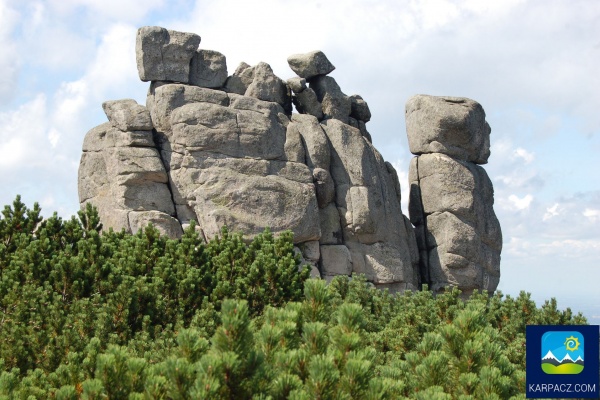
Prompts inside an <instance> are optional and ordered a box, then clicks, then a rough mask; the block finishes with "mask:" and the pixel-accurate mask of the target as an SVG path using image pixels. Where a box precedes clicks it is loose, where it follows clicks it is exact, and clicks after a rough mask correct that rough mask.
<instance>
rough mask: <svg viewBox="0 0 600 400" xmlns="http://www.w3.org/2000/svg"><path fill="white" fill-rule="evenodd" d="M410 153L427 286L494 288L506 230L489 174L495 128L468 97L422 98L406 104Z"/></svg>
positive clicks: (412, 209) (467, 290) (413, 211)
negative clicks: (495, 207) (487, 167)
mask: <svg viewBox="0 0 600 400" xmlns="http://www.w3.org/2000/svg"><path fill="white" fill-rule="evenodd" d="M406 131H407V134H408V141H409V146H410V151H411V152H412V153H413V154H415V155H417V157H414V158H413V159H412V161H411V163H410V170H409V181H410V203H409V213H410V220H411V222H412V223H413V224H414V226H415V231H416V237H417V242H418V246H419V251H420V271H421V282H423V283H428V284H429V285H430V286H431V289H432V290H433V291H434V292H440V291H443V290H444V289H445V288H446V287H448V286H457V287H459V288H460V289H461V290H462V292H463V295H464V296H468V295H470V294H471V293H472V292H473V291H474V290H488V291H490V292H492V291H494V290H495V289H496V287H497V286H498V282H499V279H500V251H501V249H502V233H501V230H500V224H499V222H498V219H497V218H496V215H495V214H494V210H493V204H494V189H493V187H492V182H491V181H490V179H489V177H488V175H487V174H486V172H485V170H484V169H483V168H482V167H480V166H479V165H478V164H485V163H487V160H488V157H489V155H490V132H491V129H490V126H489V125H488V123H487V122H486V120H485V112H484V110H483V108H482V107H481V105H480V104H479V103H477V102H475V101H473V100H470V99H467V98H457V97H435V96H426V95H418V96H414V97H412V98H411V99H409V101H408V102H407V103H406Z"/></svg>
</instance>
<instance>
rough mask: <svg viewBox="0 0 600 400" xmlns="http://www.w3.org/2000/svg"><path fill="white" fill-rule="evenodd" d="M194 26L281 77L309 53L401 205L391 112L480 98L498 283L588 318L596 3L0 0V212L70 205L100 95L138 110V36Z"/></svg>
mask: <svg viewBox="0 0 600 400" xmlns="http://www.w3.org/2000/svg"><path fill="white" fill-rule="evenodd" d="M145 25H158V26H163V27H166V28H168V29H173V30H180V31H186V32H194V33H197V34H199V35H200V36H201V37H202V41H201V43H200V48H204V49H211V50H217V51H220V52H221V53H223V54H224V55H225V56H226V57H227V65H228V71H229V73H230V74H231V73H233V71H234V70H235V68H236V67H237V65H238V64H239V63H240V62H242V61H245V62H247V63H248V64H251V65H254V64H256V63H258V62H260V61H264V62H267V63H269V64H270V65H271V67H272V68H273V70H274V71H275V73H276V74H277V75H278V76H279V77H281V78H282V79H287V78H290V77H292V76H294V73H293V72H292V71H291V70H290V69H289V67H288V65H287V62H286V59H287V57H288V56H289V55H291V54H295V53H304V52H308V51H311V50H322V51H323V52H324V53H325V54H326V55H327V57H328V58H329V60H330V61H331V62H332V63H333V64H334V65H335V66H336V70H335V71H333V72H332V73H331V74H330V76H332V77H334V78H335V79H336V81H337V82H338V84H339V85H340V87H341V88H342V90H343V91H344V92H345V93H346V94H348V95H351V94H360V95H361V96H362V97H363V98H364V99H365V100H366V101H367V103H368V104H369V107H370V110H371V113H372V119H371V122H369V123H368V124H367V129H368V130H369V132H370V133H371V135H372V137H373V144H374V145H375V147H376V148H378V150H379V151H380V152H381V153H382V155H383V157H384V158H385V159H386V160H387V161H390V162H391V163H392V164H393V165H394V166H395V167H396V169H397V170H398V174H399V177H400V184H401V187H402V195H403V211H404V213H405V214H407V213H408V207H407V203H406V202H407V199H408V191H407V189H408V174H407V172H408V165H409V161H410V159H411V157H412V155H411V154H410V152H409V150H408V142H407V138H406V129H405V122H404V105H405V103H406V101H407V100H408V99H409V98H410V97H411V96H413V95H415V94H430V95H440V96H441V95H447V96H460V97H468V98H471V99H474V100H476V101H478V102H479V103H481V105H482V106H483V107H484V109H485V111H486V115H487V121H488V122H489V124H490V126H491V127H492V135H491V157H490V159H489V162H488V164H486V165H485V166H484V167H485V169H486V171H487V173H488V175H489V176H490V178H491V180H492V182H493V185H494V189H495V205H494V209H495V211H496V214H497V216H498V218H499V220H500V224H501V226H502V232H503V242H504V244H503V250H502V261H501V273H502V277H501V280H500V285H499V287H498V289H499V290H501V291H502V292H503V293H504V294H507V295H511V296H516V295H518V294H519V292H520V291H522V290H524V291H526V292H529V293H531V294H532V298H533V299H534V300H536V302H537V303H538V305H539V304H541V303H542V302H543V301H544V300H547V299H550V298H551V297H555V298H556V299H557V301H558V306H559V308H561V309H564V308H566V307H571V308H572V309H574V310H577V311H582V312H583V313H584V314H585V315H586V317H588V320H589V322H591V323H595V324H599V323H600V291H599V290H597V286H598V285H597V283H598V282H600V179H599V178H598V175H597V174H598V171H600V157H599V156H598V155H599V154H600V75H599V72H598V71H600V3H599V2H597V1H594V0H585V1H583V0H570V1H558V0H540V1H534V0H532V1H528V0H503V1H493V2H492V1H480V0H455V1H448V0H431V1H414V0H393V1H372V0H360V1H359V0H344V1H343V2H342V1H331V0H330V1H314V0H303V1H291V0H266V1H254V2H253V1H231V0H218V1H212V0H206V1H202V0H173V1H167V0H145V1H144V2H140V1H136V0H101V1H99V0H46V1H36V0H28V1H22V0H0V205H6V204H10V203H12V201H13V200H14V198H15V196H16V195H17V194H20V195H21V196H22V199H23V201H24V202H25V203H26V204H28V205H29V206H32V205H33V203H34V202H36V201H37V202H39V203H40V205H41V207H42V213H43V215H45V216H50V215H51V214H52V213H53V212H57V213H58V214H59V215H60V216H63V217H70V216H71V215H74V214H75V213H76V211H77V210H78V208H79V204H78V195H77V168H78V164H79V158H80V156H81V146H82V143H83V138H84V136H85V133H86V132H87V131H88V130H90V129H91V128H93V127H94V126H96V125H99V124H101V123H103V122H105V121H106V120H107V119H106V116H105V115H104V113H103V111H102V107H101V105H102V102H103V101H105V100H115V99H122V98H133V99H135V100H137V101H138V103H141V104H145V97H146V92H147V90H148V83H144V82H141V81H140V80H139V78H138V75H137V68H136V64H135V35H136V30H137V28H139V27H141V26H145Z"/></svg>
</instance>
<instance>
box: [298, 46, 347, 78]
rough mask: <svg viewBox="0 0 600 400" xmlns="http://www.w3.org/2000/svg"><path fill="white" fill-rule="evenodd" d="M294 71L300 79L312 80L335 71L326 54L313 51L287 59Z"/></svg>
mask: <svg viewBox="0 0 600 400" xmlns="http://www.w3.org/2000/svg"><path fill="white" fill-rule="evenodd" d="M287 61H288V64H289V66H290V68H291V69H292V71H294V72H295V73H296V75H298V76H299V77H300V78H305V79H310V78H313V77H315V76H317V75H327V74H328V73H330V72H331V71H333V70H334V69H335V67H334V66H333V64H332V63H331V62H329V60H328V59H327V57H326V56H325V54H324V53H323V52H322V51H320V50H316V51H311V52H309V53H305V54H293V55H291V56H289V57H288V59H287Z"/></svg>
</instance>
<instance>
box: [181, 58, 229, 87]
mask: <svg viewBox="0 0 600 400" xmlns="http://www.w3.org/2000/svg"><path fill="white" fill-rule="evenodd" d="M226 80H227V61H226V60H225V56H224V55H223V54H221V53H219V52H218V51H214V50H198V51H196V54H194V56H193V57H192V61H191V64H190V84H191V85H196V86H200V87H207V88H220V87H222V86H223V85H224V84H225V81H226Z"/></svg>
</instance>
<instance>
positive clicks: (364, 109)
mask: <svg viewBox="0 0 600 400" xmlns="http://www.w3.org/2000/svg"><path fill="white" fill-rule="evenodd" d="M350 110H351V111H350V116H351V117H352V118H355V119H357V120H359V121H363V122H369V121H370V120H371V110H369V105H368V104H367V102H366V101H364V100H363V98H362V97H361V96H359V95H357V94H354V95H352V96H350Z"/></svg>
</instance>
